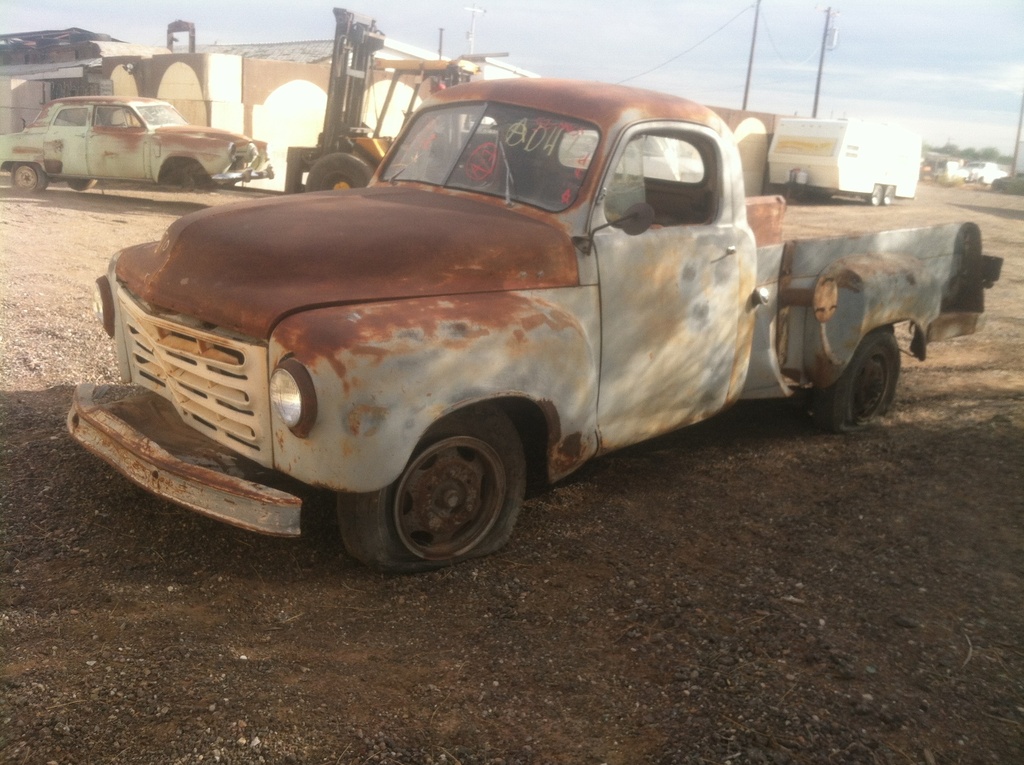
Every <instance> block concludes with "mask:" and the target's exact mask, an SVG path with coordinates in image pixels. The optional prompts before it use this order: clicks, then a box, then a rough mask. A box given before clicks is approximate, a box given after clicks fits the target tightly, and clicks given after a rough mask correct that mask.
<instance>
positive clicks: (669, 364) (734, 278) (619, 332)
mask: <svg viewBox="0 0 1024 765" xmlns="http://www.w3.org/2000/svg"><path fill="white" fill-rule="evenodd" d="M612 167H613V168H614V170H613V172H612V173H610V175H609V177H608V178H606V180H605V186H604V192H603V196H602V199H601V200H600V202H601V205H602V206H601V209H600V210H599V211H598V212H599V213H600V212H603V214H604V217H605V220H606V221H607V222H614V220H615V219H616V218H617V217H619V216H621V215H622V213H623V212H624V211H625V210H626V208H628V207H629V206H630V205H631V204H635V203H637V202H647V203H648V204H650V205H651V206H652V207H653V208H654V211H655V223H654V225H653V226H651V228H650V229H648V230H647V231H646V232H644V233H642V234H640V235H638V236H629V235H627V234H626V233H624V232H623V231H620V230H618V229H616V228H614V227H606V228H604V229H602V230H601V231H598V232H596V233H595V235H594V248H593V251H594V253H595V254H594V257H596V258H597V263H598V278H599V280H600V295H601V380H600V392H599V400H598V427H599V430H600V437H601V449H602V451H607V450H610V449H615V448H619V447H622V446H627V445H629V444H631V443H636V442H638V441H641V440H644V439H646V438H651V437H653V436H656V435H658V434H660V433H665V432H668V431H670V430H673V429H675V428H678V427H681V426H683V425H686V424H689V423H694V422H698V421H700V420H703V419H705V418H707V417H710V416H711V415H713V414H715V413H716V412H718V411H720V410H721V409H723V408H724V407H725V406H726V405H727V404H728V403H731V401H732V400H735V398H736V397H737V396H738V395H739V391H740V389H741V387H742V378H743V372H744V371H745V369H746V363H747V357H748V355H749V341H747V340H746V336H747V333H746V331H745V330H744V329H743V327H745V323H748V321H749V320H748V318H747V317H745V316H744V313H745V310H744V309H745V301H744V300H743V297H742V295H743V294H748V293H749V289H750V288H751V285H746V284H744V283H741V282H745V281H746V280H745V279H744V278H743V273H745V272H748V271H749V265H748V266H747V267H745V268H743V269H741V267H740V266H741V264H742V263H744V260H743V259H749V260H747V261H746V262H747V263H748V264H749V263H753V258H755V257H756V251H755V246H754V242H753V239H752V238H751V237H750V236H749V232H747V233H744V232H742V231H737V229H736V227H735V226H733V225H732V214H731V206H730V203H729V200H726V199H723V194H722V189H723V182H724V178H723V176H724V172H723V168H722V160H721V158H720V154H719V152H718V151H717V142H716V138H715V137H713V136H711V135H707V134H705V133H703V132H701V131H700V130H698V129H697V128H692V129H690V130H687V129H683V128H679V127H672V126H666V127H665V128H663V129H654V128H645V129H644V130H639V131H635V132H634V133H633V134H632V135H631V136H628V137H627V140H626V141H624V142H623V145H622V146H620V149H619V154H618V157H617V158H616V159H613V164H612ZM599 219H600V215H595V221H597V222H599ZM744 288H746V289H747V293H743V292H742V289H744ZM738 346H743V347H742V348H739V349H738Z"/></svg>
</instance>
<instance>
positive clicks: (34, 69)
mask: <svg viewBox="0 0 1024 765" xmlns="http://www.w3.org/2000/svg"><path fill="white" fill-rule="evenodd" d="M102 62H103V59H100V58H91V59H83V60H82V61H65V62H62V63H48V64H11V65H9V66H0V77H10V78H11V79H13V80H73V79H80V78H82V77H84V76H85V70H86V69H92V68H94V67H98V66H100V64H102Z"/></svg>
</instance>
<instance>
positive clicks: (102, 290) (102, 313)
mask: <svg viewBox="0 0 1024 765" xmlns="http://www.w3.org/2000/svg"><path fill="white" fill-rule="evenodd" d="M92 312H93V314H94V315H95V316H96V319H97V320H98V321H99V323H100V324H102V325H103V329H104V331H105V332H106V333H107V334H108V335H110V337H113V336H114V295H113V293H112V292H111V291H110V282H109V281H107V277H105V276H101V277H100V278H99V279H97V280H96V284H95V286H94V287H93V290H92Z"/></svg>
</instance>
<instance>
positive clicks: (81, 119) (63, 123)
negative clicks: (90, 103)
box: [53, 106, 89, 127]
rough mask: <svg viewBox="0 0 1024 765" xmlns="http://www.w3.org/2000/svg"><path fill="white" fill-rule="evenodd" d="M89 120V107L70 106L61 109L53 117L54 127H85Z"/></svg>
mask: <svg viewBox="0 0 1024 765" xmlns="http://www.w3.org/2000/svg"><path fill="white" fill-rule="evenodd" d="M88 121H89V107H87V106H72V107H68V108H67V109H61V110H60V111H59V112H57V116H56V117H54V118H53V124H54V126H55V127H85V125H86V123H87V122H88Z"/></svg>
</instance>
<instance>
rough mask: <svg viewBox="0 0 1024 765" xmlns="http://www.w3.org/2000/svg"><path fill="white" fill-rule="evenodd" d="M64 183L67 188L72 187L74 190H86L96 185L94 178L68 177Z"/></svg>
mask: <svg viewBox="0 0 1024 765" xmlns="http://www.w3.org/2000/svg"><path fill="white" fill-rule="evenodd" d="M66 183H67V184H68V188H70V189H74V190H75V191H88V190H89V189H91V188H93V187H94V186H95V185H96V179H95V178H68V179H67V181H66Z"/></svg>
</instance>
